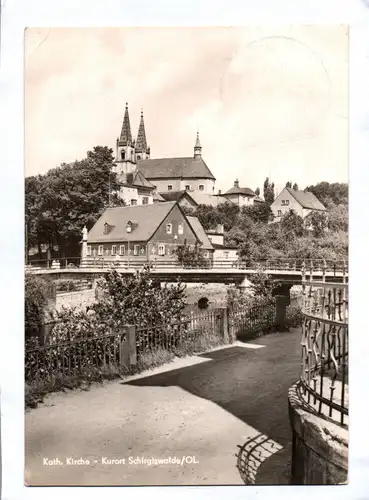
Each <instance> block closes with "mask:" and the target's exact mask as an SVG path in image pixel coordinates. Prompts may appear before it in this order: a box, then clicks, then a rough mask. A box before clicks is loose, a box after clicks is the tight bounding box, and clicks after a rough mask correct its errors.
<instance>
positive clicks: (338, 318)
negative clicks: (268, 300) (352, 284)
mask: <svg viewBox="0 0 369 500" xmlns="http://www.w3.org/2000/svg"><path fill="white" fill-rule="evenodd" d="M301 345H302V362H301V364H302V366H301V388H302V396H303V398H304V400H305V402H306V404H307V405H309V406H310V407H312V408H313V410H314V411H316V412H317V413H318V414H320V415H323V416H325V417H328V418H330V419H332V420H334V421H336V422H338V423H340V424H341V425H344V426H346V425H347V424H348V353H349V347H348V346H349V340H348V285H347V283H326V282H324V281H322V282H320V283H314V282H308V283H306V282H305V283H303V326H302V342H301Z"/></svg>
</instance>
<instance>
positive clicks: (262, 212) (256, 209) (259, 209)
mask: <svg viewBox="0 0 369 500" xmlns="http://www.w3.org/2000/svg"><path fill="white" fill-rule="evenodd" d="M241 214H242V215H246V216H248V217H250V219H252V220H253V221H254V222H264V223H265V224H266V223H268V222H269V221H270V220H273V217H274V216H273V212H272V210H271V208H270V205H269V204H268V203H266V202H265V201H264V202H263V203H255V204H254V205H251V206H249V207H242V209H241ZM241 214H240V215H241Z"/></svg>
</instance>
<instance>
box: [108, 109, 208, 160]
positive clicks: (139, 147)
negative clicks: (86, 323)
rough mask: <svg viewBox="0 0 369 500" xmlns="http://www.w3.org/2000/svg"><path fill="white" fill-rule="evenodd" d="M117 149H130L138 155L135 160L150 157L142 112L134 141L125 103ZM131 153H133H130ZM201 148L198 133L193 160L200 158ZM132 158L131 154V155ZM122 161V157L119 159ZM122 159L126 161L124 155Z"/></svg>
mask: <svg viewBox="0 0 369 500" xmlns="http://www.w3.org/2000/svg"><path fill="white" fill-rule="evenodd" d="M117 146H118V147H124V148H127V147H128V148H132V150H134V152H135V153H137V154H138V156H137V159H144V158H149V157H150V148H149V147H148V146H147V140H146V131H145V122H144V117H143V111H142V110H141V118H140V124H139V126H138V133H137V139H136V141H135V140H134V139H132V132H131V123H130V119H129V112H128V103H127V102H126V109H125V112H124V118H123V124H122V130H121V132H120V137H119V139H118V140H117ZM132 152H133V151H132ZM201 152H202V147H201V144H200V138H199V132H197V135H196V142H195V147H194V158H195V159H200V158H201ZM131 157H132V154H131ZM121 159H123V157H122V158H121ZM124 159H126V154H124Z"/></svg>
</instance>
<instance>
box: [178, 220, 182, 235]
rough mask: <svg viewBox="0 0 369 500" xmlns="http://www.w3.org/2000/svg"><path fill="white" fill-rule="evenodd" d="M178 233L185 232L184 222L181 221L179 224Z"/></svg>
mask: <svg viewBox="0 0 369 500" xmlns="http://www.w3.org/2000/svg"><path fill="white" fill-rule="evenodd" d="M178 234H183V224H182V222H180V223H179V224H178Z"/></svg>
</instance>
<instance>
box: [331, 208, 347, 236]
mask: <svg viewBox="0 0 369 500" xmlns="http://www.w3.org/2000/svg"><path fill="white" fill-rule="evenodd" d="M328 228H329V229H330V230H332V231H334V232H338V231H345V232H347V231H348V206H347V205H344V204H342V203H341V204H339V205H333V207H331V208H330V209H329V210H328Z"/></svg>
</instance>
